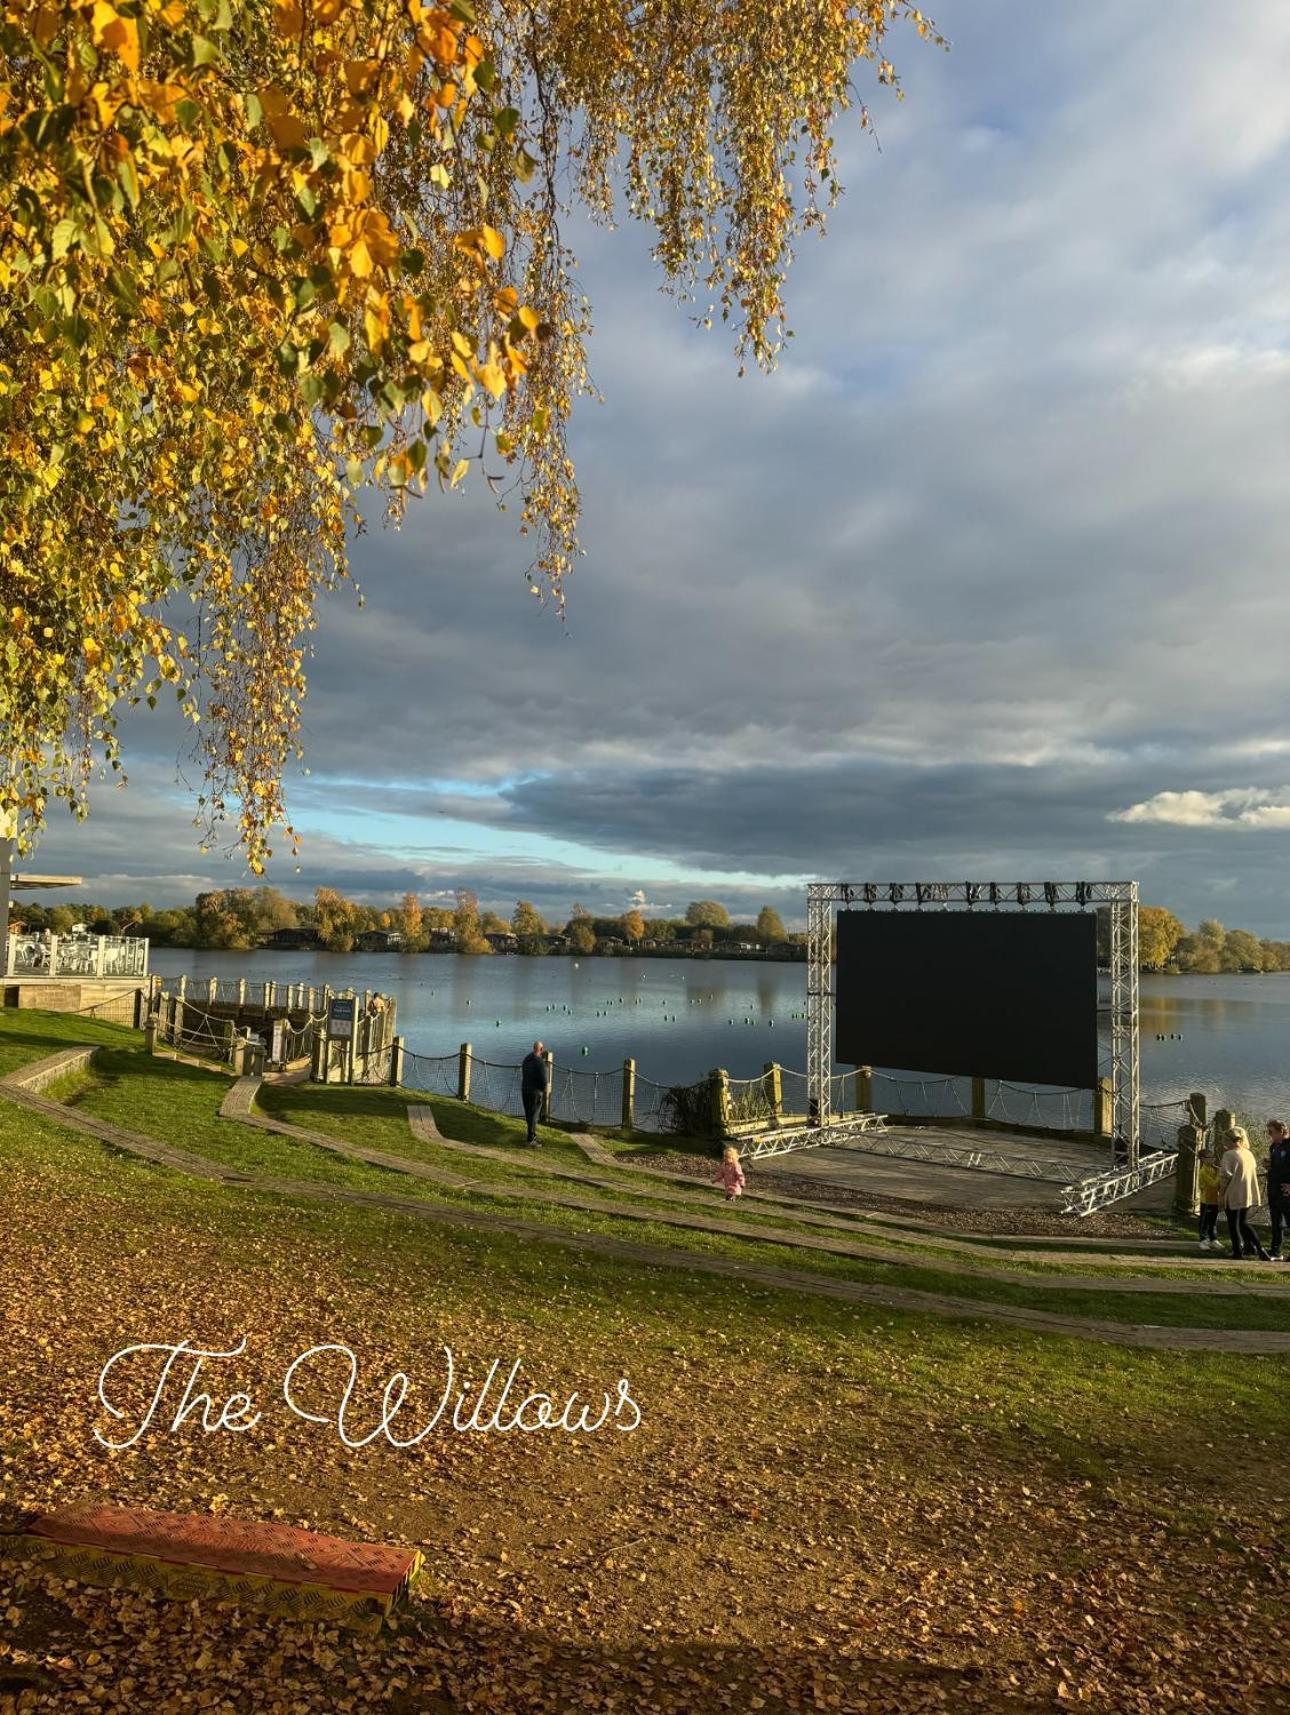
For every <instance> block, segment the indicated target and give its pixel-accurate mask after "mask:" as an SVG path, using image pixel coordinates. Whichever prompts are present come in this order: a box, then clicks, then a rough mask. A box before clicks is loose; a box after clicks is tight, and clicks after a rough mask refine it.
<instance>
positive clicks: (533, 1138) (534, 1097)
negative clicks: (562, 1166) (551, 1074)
mask: <svg viewBox="0 0 1290 1715" xmlns="http://www.w3.org/2000/svg"><path fill="white" fill-rule="evenodd" d="M546 1086H547V1064H546V1053H545V1051H544V1049H543V1047H542V1044H541V1043H540V1042H535V1043H534V1044H533V1052H532V1053H531V1054H526V1055H525V1056H524V1060H523V1063H522V1064H521V1066H520V1095H521V1096H522V1098H523V1100H524V1119H525V1122H526V1123H527V1125H528V1128H529V1135H528V1136H527V1137H526V1138H525V1140H524V1141H525V1143H531V1144H532V1145H533V1147H534V1148H535V1149H536V1148H537V1146H538V1134H537V1122H538V1115H539V1114H540V1113H541V1112H542V1102H543V1098H544V1097H545V1096H546Z"/></svg>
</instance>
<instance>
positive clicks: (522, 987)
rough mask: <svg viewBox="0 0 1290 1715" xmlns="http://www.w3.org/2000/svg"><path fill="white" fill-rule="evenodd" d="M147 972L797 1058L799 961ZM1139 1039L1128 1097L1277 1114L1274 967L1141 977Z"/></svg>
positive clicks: (518, 1026)
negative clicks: (298, 986) (337, 993)
mask: <svg viewBox="0 0 1290 1715" xmlns="http://www.w3.org/2000/svg"><path fill="white" fill-rule="evenodd" d="M153 968H154V969H155V970H158V971H160V972H162V973H163V974H178V973H179V972H180V971H187V972H188V974H189V976H190V978H201V977H206V976H231V977H238V976H246V977H249V978H251V979H253V980H256V981H262V980H264V979H265V978H269V979H271V980H273V981H277V982H308V983H313V984H315V985H317V986H321V985H322V984H323V983H330V984H331V985H332V987H333V988H343V987H346V986H351V985H352V986H353V987H354V988H357V989H364V988H371V989H380V990H381V991H382V992H384V993H386V994H392V995H394V996H395V997H396V999H397V1000H398V1004H399V1028H400V1030H401V1031H402V1033H403V1035H404V1037H405V1038H406V1040H407V1043H408V1046H409V1048H411V1049H413V1050H414V1051H416V1052H418V1053H421V1054H432V1055H437V1054H449V1053H455V1052H456V1049H457V1047H458V1045H459V1044H460V1043H461V1042H463V1041H469V1042H471V1043H472V1044H473V1046H474V1048H475V1051H476V1052H477V1053H479V1054H481V1055H484V1056H486V1057H487V1058H489V1059H494V1060H506V1061H512V1060H518V1059H519V1058H520V1057H521V1055H522V1054H523V1053H524V1051H525V1050H526V1049H527V1047H528V1046H529V1044H530V1043H531V1042H532V1041H533V1039H534V1037H535V1036H541V1037H542V1039H543V1040H544V1041H545V1042H546V1043H547V1044H548V1045H549V1046H550V1047H551V1048H552V1049H553V1051H554V1053H555V1055H556V1058H557V1060H561V1061H563V1062H565V1063H567V1064H575V1065H577V1066H580V1067H584V1068H586V1069H588V1070H609V1069H611V1068H614V1067H618V1066H621V1064H622V1062H623V1060H624V1058H625V1057H627V1056H629V1055H630V1056H632V1057H633V1058H634V1059H635V1060H636V1063H637V1069H638V1071H639V1073H640V1075H641V1076H642V1077H645V1078H650V1079H653V1080H654V1081H655V1082H657V1083H662V1084H672V1083H681V1082H688V1081H691V1080H693V1079H695V1078H698V1077H701V1076H702V1075H703V1074H704V1073H705V1072H707V1071H709V1070H711V1068H712V1067H714V1066H724V1067H725V1068H726V1069H727V1071H729V1072H730V1073H731V1075H732V1076H733V1077H737V1078H747V1077H753V1076H755V1075H756V1074H757V1073H758V1072H760V1071H761V1070H762V1067H763V1065H764V1064H765V1063H766V1062H767V1061H768V1060H777V1061H779V1062H780V1063H781V1064H783V1065H785V1066H789V1067H795V1068H797V1069H799V1070H804V1069H805V1066H806V1025H805V1022H804V1020H803V1019H802V1017H801V1014H802V1013H803V1012H804V1010H805V1004H806V967H805V966H804V965H780V964H769V963H762V962H761V961H749V962H747V963H744V962H740V961H735V960H703V959H577V960H575V959H569V958H554V959H525V958H515V957H509V958H508V957H496V958H482V959H463V958H458V957H456V956H455V955H451V954H419V955H414V956H411V957H401V956H400V955H398V954H396V953H355V954H346V955H341V954H334V953H309V952H300V953H199V952H189V951H186V950H184V949H181V948H175V949H166V948H157V949H155V950H154V953H153ZM1141 1033H1142V1092H1143V1100H1144V1102H1152V1101H1165V1100H1169V1099H1171V1098H1174V1097H1180V1096H1184V1095H1186V1094H1187V1092H1188V1091H1190V1090H1203V1091H1204V1092H1205V1094H1206V1095H1207V1096H1208V1097H1209V1099H1210V1103H1211V1107H1215V1106H1220V1105H1226V1106H1228V1107H1233V1108H1237V1109H1239V1110H1241V1111H1242V1112H1243V1113H1245V1114H1247V1115H1249V1116H1250V1117H1252V1118H1255V1119H1259V1120H1262V1119H1263V1118H1265V1117H1267V1116H1268V1115H1270V1114H1276V1113H1282V1112H1284V1113H1285V1114H1286V1117H1287V1118H1290V973H1284V974H1277V975H1274V976H1262V977H1253V976H1247V977H1243V976H1221V977H1192V976H1189V977H1160V976H1147V977H1144V978H1143V979H1142V985H1141ZM1157 1036H1163V1037H1165V1038H1170V1037H1173V1038H1176V1040H1164V1041H1157V1040H1156V1038H1157ZM956 1099H957V1098H956ZM910 1105H912V1104H910ZM948 1111H955V1110H954V1109H953V1108H951V1109H949V1110H948Z"/></svg>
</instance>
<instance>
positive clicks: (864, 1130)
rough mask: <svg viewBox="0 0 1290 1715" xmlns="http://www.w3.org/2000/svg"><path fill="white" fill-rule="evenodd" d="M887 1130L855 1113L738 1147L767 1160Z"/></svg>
mask: <svg viewBox="0 0 1290 1715" xmlns="http://www.w3.org/2000/svg"><path fill="white" fill-rule="evenodd" d="M886 1130H887V1116H886V1114H851V1115H849V1116H848V1117H847V1118H846V1119H844V1120H836V1121H835V1122H834V1123H833V1124H832V1125H830V1126H819V1125H795V1126H785V1127H784V1128H783V1130H781V1131H761V1132H754V1133H751V1134H750V1135H749V1136H747V1137H745V1138H743V1139H740V1140H736V1147H737V1148H738V1150H739V1155H740V1159H741V1160H743V1161H764V1160H765V1159H766V1158H767V1156H770V1155H791V1154H792V1153H793V1151H794V1150H796V1149H826V1148H827V1149H832V1148H833V1146H834V1145H835V1144H853V1143H855V1141H856V1139H857V1138H859V1137H881V1136H884V1135H885V1134H886ZM1069 1171H1070V1169H1069V1166H1068V1168H1067V1172H1069ZM1063 1177H1065V1175H1063Z"/></svg>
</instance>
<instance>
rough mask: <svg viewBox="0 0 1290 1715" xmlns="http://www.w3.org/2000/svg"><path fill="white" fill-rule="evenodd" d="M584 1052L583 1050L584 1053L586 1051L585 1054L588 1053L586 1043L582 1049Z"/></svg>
mask: <svg viewBox="0 0 1290 1715" xmlns="http://www.w3.org/2000/svg"><path fill="white" fill-rule="evenodd" d="M582 1052H583V1053H584V1054H585V1053H586V1052H587V1050H586V1046H585V1045H584V1047H583V1050H582Z"/></svg>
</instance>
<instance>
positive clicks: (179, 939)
mask: <svg viewBox="0 0 1290 1715" xmlns="http://www.w3.org/2000/svg"><path fill="white" fill-rule="evenodd" d="M12 915H13V917H14V918H15V919H16V920H17V921H18V922H19V923H20V924H21V925H22V927H23V928H25V929H28V930H35V931H39V930H42V929H47V930H48V931H49V932H50V933H51V934H54V935H69V934H71V933H72V931H73V929H74V928H75V927H76V925H77V924H84V925H85V927H86V928H87V929H88V930H89V931H90V932H91V933H92V934H96V935H126V934H129V935H146V936H147V937H148V939H149V940H150V941H151V942H152V943H153V944H154V945H156V946H160V947H199V948H211V949H227V950H230V951H237V950H245V949H249V948H252V947H260V946H263V945H265V944H266V943H269V944H272V943H273V942H274V940H275V937H276V938H277V939H278V940H279V942H281V941H284V940H290V939H291V938H293V937H298V938H299V941H300V943H301V944H304V945H316V946H319V947H322V948H324V949H325V950H327V951H328V952H334V953H348V952H351V951H353V950H354V948H356V947H358V946H360V945H361V944H362V943H363V940H364V937H373V936H374V937H376V938H377V939H378V941H382V942H383V943H384V944H389V945H396V946H397V947H398V948H399V949H400V950H401V951H404V952H410V953H418V952H425V951H426V950H427V949H429V948H431V947H435V948H441V947H445V946H450V947H452V948H455V950H456V951H457V952H459V953H471V954H489V953H493V952H496V951H498V950H499V949H505V950H508V951H515V952H519V953H526V954H529V955H541V954H546V953H550V952H553V951H564V950H566V949H567V950H568V951H570V952H574V953H596V952H601V953H613V952H639V951H653V950H655V949H680V948H689V949H693V950H695V951H700V950H702V951H711V950H714V949H716V948H718V947H721V946H739V945H743V946H747V947H757V948H771V947H782V946H787V945H790V944H792V943H794V942H800V941H802V940H803V939H804V937H803V936H801V935H790V934H789V933H788V931H787V930H786V929H785V927H784V924H783V921H782V920H781V918H780V916H779V914H778V912H776V911H775V910H774V909H773V908H772V907H771V906H769V905H765V906H763V907H762V909H761V911H760V913H759V914H758V916H757V920H756V922H754V923H736V922H732V921H731V918H730V914H729V912H728V911H727V910H726V908H725V906H724V905H721V904H719V903H718V901H716V900H715V899H696V900H694V901H693V902H692V903H691V904H690V905H689V906H688V907H687V908H686V912H685V915H684V917H679V918H671V917H647V916H646V915H645V914H644V912H642V911H640V910H637V909H633V910H630V911H624V912H622V913H621V914H620V915H619V916H616V917H603V916H599V917H598V916H593V915H592V913H591V912H590V911H588V910H587V909H586V908H585V906H582V905H576V904H575V905H574V907H573V910H572V911H571V913H570V915H569V917H568V919H567V920H566V921H564V922H557V923H548V922H547V921H546V920H545V919H544V918H543V916H542V914H541V912H540V911H539V910H538V909H537V907H536V906H535V905H534V904H533V903H532V902H531V901H530V900H527V899H521V900H519V901H517V903H516V905H515V908H514V910H513V911H512V912H511V915H510V917H509V919H507V918H505V917H503V916H501V915H500V914H499V913H498V912H496V911H486V910H481V908H480V904H479V900H478V899H477V897H476V896H475V894H473V893H471V892H470V891H469V890H467V889H465V888H463V889H461V890H460V891H459V892H458V893H457V895H456V902H455V904H454V905H452V906H444V905H423V904H422V903H421V901H420V899H419V898H418V896H417V895H416V894H415V893H405V894H404V895H403V898H402V901H401V902H400V903H399V904H398V905H395V906H383V905H363V904H360V903H359V902H358V901H357V900H354V899H347V898H346V897H345V895H344V894H342V893H340V892H338V891H337V890H336V889H335V888H334V887H320V888H318V889H317V890H316V891H315V893H314V897H313V899H312V900H298V899H288V898H287V896H286V895H285V894H283V893H280V892H279V891H278V889H277V888H276V887H228V888H221V889H219V890H217V891H212V892H209V893H199V894H198V895H197V898H196V899H195V900H194V901H193V903H192V904H191V905H183V906H178V907H175V908H169V909H160V910H158V909H155V908H154V907H153V906H151V905H149V904H148V903H147V901H146V900H145V901H143V902H141V903H140V904H138V905H115V906H107V905H95V904H90V903H83V902H82V903H78V904H67V905H63V904H60V905H53V906H42V905H38V904H28V903H27V902H26V901H23V902H22V903H21V904H17V903H15V905H14V906H13V908H12Z"/></svg>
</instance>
